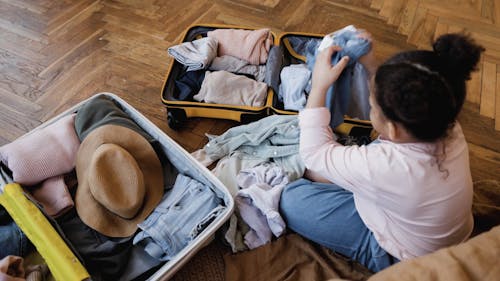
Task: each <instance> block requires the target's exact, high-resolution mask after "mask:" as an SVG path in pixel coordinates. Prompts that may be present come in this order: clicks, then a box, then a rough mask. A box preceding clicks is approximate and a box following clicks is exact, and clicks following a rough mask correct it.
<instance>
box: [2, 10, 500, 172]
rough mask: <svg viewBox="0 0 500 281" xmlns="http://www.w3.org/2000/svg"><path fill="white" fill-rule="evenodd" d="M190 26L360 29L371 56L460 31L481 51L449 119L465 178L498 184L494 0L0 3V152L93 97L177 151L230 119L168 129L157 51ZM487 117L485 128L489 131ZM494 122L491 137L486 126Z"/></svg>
mask: <svg viewBox="0 0 500 281" xmlns="http://www.w3.org/2000/svg"><path fill="white" fill-rule="evenodd" d="M194 23H225V24H234V25H241V26H248V27H270V28H272V30H273V31H275V32H283V31H300V32H313V33H329V32H332V31H334V30H336V29H339V28H341V27H344V26H346V25H348V24H354V25H356V26H358V27H361V28H364V29H367V30H368V31H369V32H371V33H372V34H373V36H374V37H375V40H376V46H377V47H376V56H377V58H378V59H379V60H383V59H385V58H387V57H388V56H390V55H391V54H393V53H395V52H398V51H402V50H409V49H414V48H428V47H429V42H430V40H431V38H432V37H435V36H437V35H439V34H442V33H445V32H454V31H462V30H465V31H467V32H469V33H470V34H472V35H473V37H474V38H476V39H477V41H478V42H480V43H481V44H483V45H484V47H485V48H486V52H485V56H484V57H483V58H482V61H481V63H480V70H479V71H478V72H476V73H475V74H474V75H473V79H472V81H471V83H469V87H468V88H469V94H468V97H467V100H468V103H467V104H466V107H465V109H464V111H463V113H462V114H461V116H460V121H461V123H462V126H463V128H464V131H465V134H466V137H467V140H468V143H469V148H470V160H471V168H472V174H473V178H474V180H482V179H496V180H500V132H499V131H498V130H500V67H499V66H498V65H499V64H500V2H499V1H497V0H482V1H472V0H449V1H431V0H409V1H399V0H353V1H344V0H288V1H280V0H225V1H210V0H190V1H177V0H102V1H99V0H59V1H54V0H0V97H1V102H0V145H3V144H6V143H8V142H11V141H13V140H15V139H16V138H18V137H19V136H21V135H23V134H24V133H26V132H28V131H30V130H31V129H33V128H34V127H36V126H37V125H39V124H41V123H42V122H44V121H46V120H47V119H48V118H50V117H52V116H54V115H56V114H58V113H60V112H62V111H63V110H65V109H67V108H69V107H70V106H72V105H74V104H76V103H77V102H79V101H81V100H83V99H86V98H88V97H90V96H92V95H93V94H95V93H98V92H112V93H115V94H117V95H119V96H120V97H122V98H123V99H125V100H126V101H127V102H128V103H130V104H131V105H132V106H134V107H136V108H137V109H138V110H139V111H141V112H142V113H144V114H145V115H146V116H147V117H148V118H149V119H151V120H152V121H153V122H154V123H155V124H156V125H158V126H159V127H160V128H161V129H162V130H164V131H165V132H166V133H167V134H168V135H170V136H171V137H172V138H173V139H175V140H176V141H177V142H179V143H180V144H181V145H182V146H183V147H184V148H186V149H187V150H188V151H194V150H195V149H197V148H200V147H202V146H203V144H204V143H205V142H206V138H205V133H212V134H220V133H222V132H224V131H225V130H227V129H228V128H229V127H231V126H233V125H235V123H234V122H232V121H224V120H213V119H200V118H195V119H192V120H190V121H189V122H188V123H187V124H186V126H185V128H183V129H182V130H179V131H173V130H171V129H170V128H169V127H168V125H167V122H166V110H165V108H164V107H163V105H162V103H161V99H160V93H161V88H162V84H163V82H164V79H165V74H166V71H167V69H168V67H169V65H170V64H171V63H172V59H171V58H169V56H168V55H167V51H166V49H167V48H168V47H169V46H171V45H175V44H177V43H178V42H179V40H180V34H181V33H182V31H184V30H185V29H186V28H187V27H188V26H189V25H191V24H194ZM495 122H496V124H495ZM495 126H496V128H497V130H495Z"/></svg>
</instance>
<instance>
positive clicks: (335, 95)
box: [306, 26, 371, 128]
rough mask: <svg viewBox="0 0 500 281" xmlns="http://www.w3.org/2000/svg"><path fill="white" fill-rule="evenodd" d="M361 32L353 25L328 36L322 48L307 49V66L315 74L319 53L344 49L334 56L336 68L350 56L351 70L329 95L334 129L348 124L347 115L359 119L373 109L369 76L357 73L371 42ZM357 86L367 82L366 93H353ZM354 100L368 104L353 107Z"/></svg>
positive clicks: (309, 47) (331, 123) (328, 104)
mask: <svg viewBox="0 0 500 281" xmlns="http://www.w3.org/2000/svg"><path fill="white" fill-rule="evenodd" d="M358 32H359V31H357V30H356V29H355V28H354V27H353V26H347V27H345V28H343V29H340V30H337V31H335V32H334V33H332V34H328V35H327V36H325V37H324V39H323V40H322V41H321V43H320V44H319V46H317V47H316V46H315V44H309V45H308V46H307V50H306V57H307V66H308V68H309V69H310V70H311V71H312V70H313V69H314V64H315V62H316V56H317V55H318V52H320V51H321V50H322V49H323V48H325V47H329V46H332V45H336V46H339V47H341V48H342V50H340V51H338V52H335V53H334V55H333V56H332V65H335V64H337V63H338V62H339V61H340V60H341V59H342V57H344V56H348V57H349V59H350V60H349V62H348V65H347V67H346V68H345V69H344V71H343V72H342V74H341V75H340V77H339V78H338V79H337V81H336V82H335V83H334V84H333V85H332V86H330V88H329V89H328V93H327V94H326V101H325V104H326V107H328V108H329V109H330V112H331V113H332V118H331V121H330V126H331V127H332V128H335V127H337V126H338V125H340V124H341V123H342V122H343V121H344V114H348V115H350V116H351V117H358V118H361V117H365V116H366V115H367V114H369V110H370V108H369V106H368V108H367V105H366V101H368V95H369V91H368V86H367V85H368V78H367V74H366V73H364V72H360V71H355V69H354V66H355V64H356V63H357V60H358V59H359V58H360V57H361V56H363V55H364V54H366V53H368V52H369V51H370V49H371V43H370V42H369V41H368V40H366V39H364V38H360V37H358ZM319 49H321V50H319ZM358 67H359V66H358ZM362 81H364V82H362ZM353 83H364V84H363V87H361V90H362V92H359V93H355V94H352V93H351V87H352V84H353ZM358 88H359V87H358ZM352 100H355V102H356V100H359V101H361V102H362V103H364V107H362V108H349V105H350V103H352ZM367 111H368V112H367Z"/></svg>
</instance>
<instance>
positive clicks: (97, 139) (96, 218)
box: [75, 125, 163, 237]
mask: <svg viewBox="0 0 500 281" xmlns="http://www.w3.org/2000/svg"><path fill="white" fill-rule="evenodd" d="M76 175H77V178H78V189H77V192H76V197H75V206H76V211H77V213H78V215H79V216H80V218H81V220H82V221H83V222H84V223H85V224H86V225H88V226H89V227H91V228H93V229H95V230H96V231H98V232H100V233H101V234H104V235H107V236H110V237H128V236H131V235H132V234H134V232H135V231H136V230H137V224H138V223H140V222H142V221H143V220H144V219H145V218H146V217H147V216H148V215H149V214H150V213H151V212H152V211H153V209H154V208H155V207H156V206H157V205H158V203H159V202H160V200H161V198H162V196H163V173H162V168H161V163H160V160H159V159H158V156H157V155H156V153H155V151H154V150H153V147H152V146H151V145H150V144H149V142H148V141H147V140H146V139H145V138H144V137H143V136H141V135H140V134H139V133H137V132H135V131H134V130H132V129H129V128H127V127H123V126H118V125H103V126H100V127H98V128H96V129H94V130H92V132H90V133H89V134H88V135H87V137H86V138H85V139H84V140H83V142H82V143H81V145H80V148H79V149H78V153H77V156H76Z"/></svg>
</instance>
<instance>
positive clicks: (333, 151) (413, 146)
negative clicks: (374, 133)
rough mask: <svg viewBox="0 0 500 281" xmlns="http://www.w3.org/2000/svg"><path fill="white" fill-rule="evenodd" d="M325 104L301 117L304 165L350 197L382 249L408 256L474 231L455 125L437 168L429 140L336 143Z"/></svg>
mask: <svg viewBox="0 0 500 281" xmlns="http://www.w3.org/2000/svg"><path fill="white" fill-rule="evenodd" d="M329 123H330V112H329V111H328V109H327V108H325V107H321V108H311V109H304V110H302V111H301V112H300V114H299V124H300V130H301V132H300V154H301V156H302V159H303V160H304V163H305V165H306V167H307V168H308V169H310V170H312V171H313V172H315V173H318V174H319V175H321V176H323V177H324V178H326V179H328V180H330V181H332V182H333V183H336V184H338V185H340V186H342V187H344V188H345V189H347V190H349V191H351V192H352V193H353V194H354V202H355V205H356V209H357V210H358V213H359V215H360V217H361V219H362V220H363V222H364V223H365V224H366V226H367V227H368V228H369V229H370V230H371V231H372V232H373V233H374V235H375V238H376V239H377V241H378V242H379V244H380V246H381V247H382V248H383V249H385V250H386V251H387V252H389V253H390V254H391V255H393V256H394V257H396V258H399V259H408V258H412V257H416V256H421V255H424V254H427V253H430V252H433V251H435V250H437V249H439V248H442V247H446V246H449V245H453V244H457V243H460V242H462V241H464V240H466V239H467V238H468V237H469V235H470V233H471V232H472V228H473V218H472V177H471V174H470V168H469V152H468V148H467V142H466V141H465V137H464V135H463V132H462V129H461V127H460V125H459V124H458V123H457V124H456V125H455V127H454V128H453V129H452V132H451V133H450V136H449V138H448V140H447V141H446V146H445V147H446V158H445V159H444V161H443V162H442V164H441V167H442V169H446V170H447V171H448V172H449V175H448V177H446V174H445V173H444V172H441V171H440V170H439V168H438V165H437V164H436V158H435V157H434V151H435V147H436V145H435V144H432V143H404V144H398V143H393V142H391V141H387V140H383V139H379V140H380V142H379V143H378V144H372V145H368V146H361V147H359V146H342V145H340V144H339V143H337V142H335V141H334V139H333V135H332V131H331V129H330V127H329Z"/></svg>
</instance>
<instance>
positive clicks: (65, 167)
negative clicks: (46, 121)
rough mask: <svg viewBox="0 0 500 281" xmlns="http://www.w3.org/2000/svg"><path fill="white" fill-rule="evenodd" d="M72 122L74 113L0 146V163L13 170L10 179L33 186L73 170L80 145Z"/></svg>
mask: <svg viewBox="0 0 500 281" xmlns="http://www.w3.org/2000/svg"><path fill="white" fill-rule="evenodd" d="M74 121H75V114H70V115H67V116H65V117H63V118H61V119H59V120H57V121H56V122H54V123H53V124H51V125H49V126H47V127H45V128H42V129H40V130H36V131H33V132H32V133H30V134H28V135H25V136H23V137H21V138H19V139H17V140H15V141H13V142H11V143H9V144H6V145H4V146H2V147H0V161H2V162H3V163H4V164H5V165H6V166H7V167H8V168H9V169H10V170H11V171H12V178H13V180H14V181H15V182H17V183H20V184H23V185H34V184H37V183H39V182H41V181H43V180H45V179H48V178H51V177H53V176H57V175H61V174H65V173H68V172H70V171H71V170H73V169H74V168H75V157H76V152H77V150H78V147H79V146H80V140H79V139H78V136H77V135H76V132H75V127H74V123H75V122H74ZM55 152H57V153H55Z"/></svg>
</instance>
